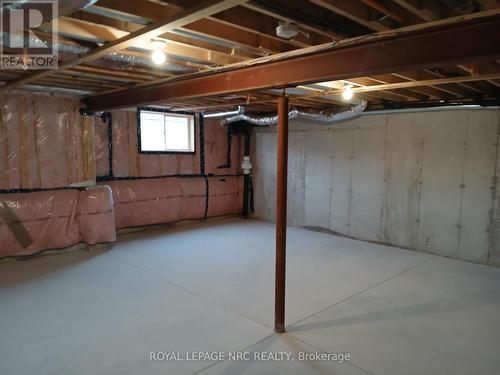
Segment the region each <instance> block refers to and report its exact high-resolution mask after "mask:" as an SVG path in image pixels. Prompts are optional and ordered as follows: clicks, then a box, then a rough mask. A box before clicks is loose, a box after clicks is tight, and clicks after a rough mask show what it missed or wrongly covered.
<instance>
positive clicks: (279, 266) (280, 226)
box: [274, 96, 288, 333]
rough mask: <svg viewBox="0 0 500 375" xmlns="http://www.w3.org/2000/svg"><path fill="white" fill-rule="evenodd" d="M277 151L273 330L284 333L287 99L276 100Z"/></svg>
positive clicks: (283, 97)
mask: <svg viewBox="0 0 500 375" xmlns="http://www.w3.org/2000/svg"><path fill="white" fill-rule="evenodd" d="M276 148H277V150H278V158H277V173H276V276H275V277H276V280H275V298H274V303H275V304H274V330H275V331H276V332H278V333H282V332H285V274H286V204H287V196H286V185H287V168H288V165H287V164H288V98H287V97H285V96H282V97H280V98H279V99H278V146H277V147H276Z"/></svg>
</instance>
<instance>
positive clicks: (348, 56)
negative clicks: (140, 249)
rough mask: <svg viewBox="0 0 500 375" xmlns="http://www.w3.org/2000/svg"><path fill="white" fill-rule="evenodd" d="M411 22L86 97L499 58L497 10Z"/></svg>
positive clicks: (104, 104) (100, 99)
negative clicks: (422, 24)
mask: <svg viewBox="0 0 500 375" xmlns="http://www.w3.org/2000/svg"><path fill="white" fill-rule="evenodd" d="M414 28H415V27H414V26H413V27H412V29H410V30H411V31H408V32H402V31H399V32H397V31H390V32H385V33H381V34H375V35H374V36H372V37H371V38H370V37H367V38H356V39H354V40H348V41H346V42H344V43H338V44H337V45H333V46H331V45H329V47H328V48H327V49H317V48H316V49H313V50H311V49H305V52H306V53H309V54H305V55H304V54H303V53H302V54H300V53H298V52H295V53H294V54H293V55H292V56H291V57H288V56H289V55H287V54H285V55H284V57H288V58H284V59H283V60H271V61H264V60H262V59H261V60H258V61H254V62H253V64H249V66H243V67H239V68H238V69H234V70H222V71H220V72H217V73H208V74H206V75H199V76H196V75H195V76H192V77H190V78H187V77H183V78H182V79H177V80H172V81H170V82H165V83H163V84H158V85H146V86H142V87H137V88H133V89H130V90H124V91H119V92H114V93H109V94H103V95H98V96H93V97H89V98H87V99H86V100H85V102H86V104H87V106H88V109H89V110H95V111H98V110H104V109H111V108H119V107H131V106H137V105H141V104H148V103H154V102H159V101H168V100H176V99H184V98H194V97H203V96H210V95H218V94H224V93H232V92H244V91H252V90H261V89H268V88H282V87H289V86H295V85H299V84H307V83H315V82H324V81H334V80H342V79H348V78H355V77H363V76H370V75H374V74H383V73H392V72H398V71H404V70H412V69H425V68H433V67H440V66H446V65H454V64H462V63H471V62H475V61H481V60H482V61H486V60H490V61H491V60H496V59H498V58H500V33H498V30H499V29H500V15H499V14H495V15H493V16H490V17H482V18H481V17H478V18H473V19H471V20H470V21H468V22H456V23H450V21H447V22H444V23H440V24H438V25H437V26H435V27H432V28H416V29H414ZM401 30H403V29H401ZM457 40H460V43H456V41H457ZM312 51H314V52H312ZM277 56H278V57H281V56H279V55H277ZM332 61H334V62H335V63H334V64H332Z"/></svg>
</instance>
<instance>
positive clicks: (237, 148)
mask: <svg viewBox="0 0 500 375" xmlns="http://www.w3.org/2000/svg"><path fill="white" fill-rule="evenodd" d="M220 121H221V120H220V119H215V118H213V119H205V120H204V129H205V171H206V173H207V174H219V175H220V174H224V175H226V174H237V173H239V172H240V171H241V168H240V163H241V160H242V159H243V141H242V139H243V136H242V135H233V136H232V137H231V167H229V168H227V167H225V168H222V167H223V166H225V165H226V164H227V151H228V142H227V139H228V138H227V132H228V129H227V126H221V124H220Z"/></svg>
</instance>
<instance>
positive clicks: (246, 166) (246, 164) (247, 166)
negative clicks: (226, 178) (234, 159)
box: [241, 156, 252, 174]
mask: <svg viewBox="0 0 500 375" xmlns="http://www.w3.org/2000/svg"><path fill="white" fill-rule="evenodd" d="M241 168H242V169H243V174H250V171H251V170H252V162H251V161H250V156H243V161H242V162H241Z"/></svg>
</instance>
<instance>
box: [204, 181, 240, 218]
mask: <svg viewBox="0 0 500 375" xmlns="http://www.w3.org/2000/svg"><path fill="white" fill-rule="evenodd" d="M208 182H209V196H208V212H207V216H208V217H214V216H221V215H229V214H237V213H239V212H241V210H242V209H243V177H242V176H229V177H226V176H224V177H216V176H211V177H208Z"/></svg>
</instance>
